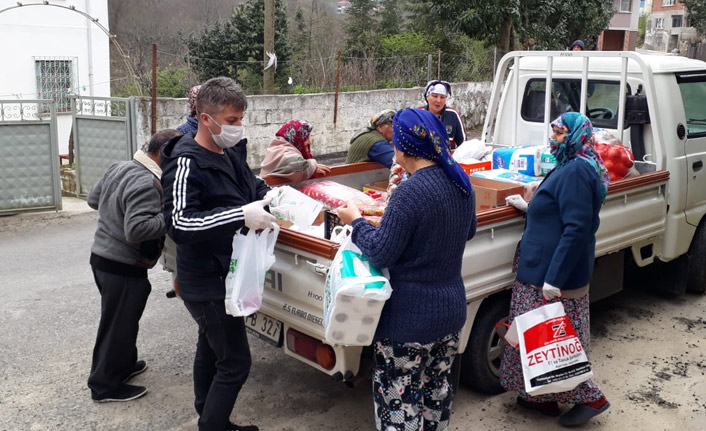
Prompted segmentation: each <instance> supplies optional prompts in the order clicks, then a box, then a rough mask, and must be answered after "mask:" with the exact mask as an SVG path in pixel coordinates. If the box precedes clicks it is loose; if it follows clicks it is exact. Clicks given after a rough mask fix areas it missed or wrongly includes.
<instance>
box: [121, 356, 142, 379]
mask: <svg viewBox="0 0 706 431" xmlns="http://www.w3.org/2000/svg"><path fill="white" fill-rule="evenodd" d="M146 369H147V363H146V362H145V361H142V360H140V361H137V362H135V366H133V367H132V371H131V372H130V374H128V375H127V377H125V378H124V379H123V383H127V381H128V380H130V379H131V378H133V377H135V376H136V375H138V374H142V373H144V372H145V370H146Z"/></svg>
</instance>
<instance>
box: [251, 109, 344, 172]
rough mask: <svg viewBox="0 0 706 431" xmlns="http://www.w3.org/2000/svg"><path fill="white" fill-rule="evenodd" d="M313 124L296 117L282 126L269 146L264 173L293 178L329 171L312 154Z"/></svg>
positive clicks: (263, 164)
mask: <svg viewBox="0 0 706 431" xmlns="http://www.w3.org/2000/svg"><path fill="white" fill-rule="evenodd" d="M310 135H311V125H310V124H309V123H307V122H306V121H299V120H292V121H290V122H288V123H287V124H285V125H284V126H282V127H281V128H280V129H279V130H278V131H277V133H276V134H275V138H274V139H273V140H272V142H270V145H269V146H268V147H267V154H265V160H263V161H262V166H261V167H260V176H261V177H265V176H267V175H272V176H275V177H281V178H287V179H289V180H291V181H292V182H297V181H304V180H308V179H309V178H312V177H314V176H319V177H320V176H323V175H326V174H328V173H329V172H330V171H331V169H330V168H329V167H328V166H325V165H321V164H319V163H317V162H316V160H314V157H313V156H312V155H311V138H310Z"/></svg>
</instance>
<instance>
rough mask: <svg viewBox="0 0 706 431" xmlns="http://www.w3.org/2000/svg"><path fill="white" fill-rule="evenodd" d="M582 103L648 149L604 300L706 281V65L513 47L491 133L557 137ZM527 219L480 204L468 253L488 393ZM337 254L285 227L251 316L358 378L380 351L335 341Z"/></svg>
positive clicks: (466, 351) (604, 223)
mask: <svg viewBox="0 0 706 431" xmlns="http://www.w3.org/2000/svg"><path fill="white" fill-rule="evenodd" d="M569 110H573V111H581V112H585V113H587V115H588V116H589V118H591V120H592V121H593V123H594V125H595V127H600V128H603V129H607V130H609V131H611V132H612V133H613V134H615V135H616V136H621V137H622V142H623V143H624V144H626V145H629V146H630V147H631V148H632V150H633V152H634V153H635V155H636V158H637V159H639V162H638V163H636V167H637V168H638V170H639V172H640V175H635V176H630V177H628V178H625V179H622V180H618V181H615V182H613V183H612V184H611V185H610V188H609V191H608V197H607V199H606V202H605V204H604V206H603V208H602V210H601V213H600V218H601V224H600V229H599V230H598V232H597V234H596V239H597V242H596V267H595V275H594V278H593V281H592V283H591V297H592V299H593V300H597V299H601V298H604V297H606V296H608V295H610V294H613V293H615V292H618V291H620V290H621V289H622V288H623V285H624V283H628V282H630V283H635V284H638V285H640V286H641V287H644V288H651V289H661V290H665V291H669V292H672V293H680V292H684V291H685V290H686V289H689V290H693V291H699V292H703V291H704V289H705V288H706V228H705V227H704V221H703V216H704V213H706V169H704V159H706V63H704V62H701V61H696V60H690V59H686V58H683V57H679V56H673V55H650V54H640V53H635V52H580V53H577V52H536V51H528V52H512V53H509V54H507V55H506V56H505V57H503V59H502V60H501V62H500V64H499V66H498V71H497V74H496V80H495V82H494V87H493V91H492V95H491V100H490V103H489V111H488V113H487V116H486V122H485V125H484V128H483V134H482V139H483V140H484V141H485V142H486V143H487V144H489V145H493V146H519V145H530V144H535V145H537V144H541V143H545V142H547V136H548V132H549V126H548V124H549V121H550V120H551V119H553V118H554V117H555V116H556V115H557V114H558V113H559V112H565V111H569ZM387 176H388V170H387V169H385V168H383V167H382V166H381V165H378V164H376V163H358V164H353V165H344V166H338V167H334V168H333V169H332V172H331V174H330V175H329V176H327V178H326V179H327V180H333V181H337V182H340V183H343V184H346V185H349V186H352V187H357V188H360V187H362V186H363V185H364V184H368V183H374V182H377V181H383V180H386V179H387ZM267 180H268V182H270V183H271V184H272V185H275V184H281V182H278V181H277V180H276V179H273V178H268V179H267ZM311 181H317V180H311ZM311 181H310V182H311ZM523 226H524V218H523V216H522V214H521V213H519V212H518V211H516V210H515V209H513V208H511V207H507V206H505V207H498V208H492V209H490V210H485V211H482V212H479V213H478V232H477V234H476V236H475V237H474V238H473V239H472V240H470V241H468V243H467V246H466V249H465V252H464V263H463V269H462V273H463V280H464V283H465V286H466V300H467V303H468V320H467V321H466V324H465V326H464V328H463V332H462V339H463V345H462V346H461V351H462V352H463V354H462V356H461V360H460V361H457V362H458V364H459V365H460V366H461V380H462V381H463V382H464V383H467V384H469V385H470V386H472V387H474V388H476V389H477V390H480V391H483V392H487V393H497V392H500V391H502V388H501V387H500V385H499V383H498V378H497V377H498V369H499V361H500V357H501V351H502V347H503V344H502V343H503V341H501V338H500V337H498V335H497V333H496V332H495V330H494V326H495V323H496V322H497V321H499V320H502V319H504V318H506V315H507V312H508V308H509V288H510V287H511V286H512V283H513V280H514V274H513V273H512V270H511V266H512V264H511V262H512V258H513V254H514V250H515V247H516V245H517V243H518V241H519V240H520V237H521V235H522V230H523ZM336 251H337V244H336V243H334V242H331V241H328V240H325V239H321V238H317V237H313V236H310V235H306V234H303V233H299V232H295V231H292V230H289V229H282V231H281V233H280V236H279V239H278V242H277V246H276V249H275V252H276V257H277V261H276V263H275V264H274V266H273V268H272V270H271V271H270V273H269V274H268V276H267V279H266V283H265V295H264V301H263V305H262V309H261V310H260V312H258V313H257V314H255V315H253V316H250V317H248V318H247V319H246V322H247V324H248V326H249V327H250V328H251V330H252V331H254V332H256V333H257V334H259V336H261V337H262V338H264V339H266V340H269V341H270V342H271V343H272V344H274V345H276V346H281V347H282V348H283V349H284V351H285V353H286V354H287V355H290V356H292V357H295V358H297V359H299V360H301V361H303V362H305V363H307V364H309V365H311V366H312V367H315V368H317V369H319V370H320V371H322V372H324V373H327V374H329V375H331V376H332V377H333V378H334V379H335V380H343V381H351V380H352V379H353V378H354V377H355V376H356V375H357V374H358V373H359V372H361V373H363V372H367V368H366V367H367V365H366V364H368V363H369V360H370V356H371V355H370V348H362V347H344V346H330V345H328V344H326V343H325V342H323V341H322V340H323V339H324V328H323V326H322V321H323V302H322V301H323V297H324V280H325V275H326V272H327V270H328V267H329V265H330V263H331V260H332V259H333V257H334V255H335V253H336ZM641 280H643V281H641ZM644 280H649V281H648V282H646V281H644ZM393 288H394V286H393ZM439 318H443V313H440V316H439Z"/></svg>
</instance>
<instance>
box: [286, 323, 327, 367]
mask: <svg viewBox="0 0 706 431" xmlns="http://www.w3.org/2000/svg"><path fill="white" fill-rule="evenodd" d="M287 349H289V350H290V351H291V352H293V353H296V354H297V355H299V356H301V357H303V358H305V359H308V360H309V361H311V362H315V363H317V364H319V366H321V368H323V369H325V370H331V369H333V367H335V366H336V353H335V352H334V351H333V348H332V347H331V346H329V345H328V344H324V343H323V342H322V341H321V340H317V339H316V338H314V337H310V336H308V335H306V334H302V333H301V332H299V331H297V330H296V329H292V328H289V329H288V330H287Z"/></svg>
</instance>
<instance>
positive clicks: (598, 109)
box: [521, 79, 706, 129]
mask: <svg viewBox="0 0 706 431" xmlns="http://www.w3.org/2000/svg"><path fill="white" fill-rule="evenodd" d="M545 88H546V81H545V80H544V79H531V80H529V81H528V82H527V86H526V87H525V93H524V96H523V98H522V110H521V114H522V118H523V119H524V120H525V121H531V122H536V123H542V122H544V89H545ZM580 90H581V80H580V79H555V80H552V99H551V113H550V116H551V119H552V120H553V119H555V118H556V117H558V116H559V114H563V113H564V112H570V111H574V112H579V111H580V109H579V105H580V103H581V92H580ZM627 94H631V92H630V85H628V86H627ZM587 95H588V101H587V102H586V104H587V106H586V114H587V116H588V118H589V119H590V120H591V123H593V125H594V126H596V127H605V128H612V129H614V128H616V127H617V126H618V118H617V114H618V101H619V99H620V83H619V82H613V81H594V80H589V81H588V89H587ZM704 124H706V123H704Z"/></svg>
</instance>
